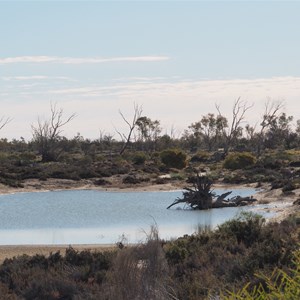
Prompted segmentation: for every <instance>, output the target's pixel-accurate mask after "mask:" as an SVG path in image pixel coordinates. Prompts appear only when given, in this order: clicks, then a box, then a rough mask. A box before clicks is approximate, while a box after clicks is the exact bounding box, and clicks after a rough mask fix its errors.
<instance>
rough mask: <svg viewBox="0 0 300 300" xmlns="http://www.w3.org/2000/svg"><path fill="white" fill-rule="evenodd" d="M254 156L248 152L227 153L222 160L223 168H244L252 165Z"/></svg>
mask: <svg viewBox="0 0 300 300" xmlns="http://www.w3.org/2000/svg"><path fill="white" fill-rule="evenodd" d="M255 162H256V158H255V156H254V155H252V154H251V153H250V152H237V153H230V154H228V155H227V157H226V158H225V161H224V164H223V165H224V168H226V169H230V170H237V169H244V168H246V167H250V166H253V165H254V164H255Z"/></svg>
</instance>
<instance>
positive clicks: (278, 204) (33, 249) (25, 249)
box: [0, 178, 300, 262]
mask: <svg viewBox="0 0 300 300" xmlns="http://www.w3.org/2000/svg"><path fill="white" fill-rule="evenodd" d="M184 186H185V183H184V182H169V183H166V184H160V185H152V184H149V183H147V184H145V183H144V184H141V185H134V186H133V185H123V184H122V185H120V180H118V178H114V179H112V182H111V185H109V186H100V187H99V186H95V185H94V184H93V183H92V182H91V181H89V180H81V181H72V180H64V179H48V180H47V181H39V180H37V179H30V180H27V181H25V183H24V188H11V187H7V186H4V185H2V184H0V194H8V193H18V192H38V191H53V190H67V189H72V190H74V189H97V190H103V191H122V192H131V191H169V190H178V189H182V188H183V187H184ZM213 187H214V188H227V189H230V188H233V189H234V188H249V187H253V188H254V187H256V184H248V185H227V184H222V183H221V184H215V185H214V186H213ZM254 198H256V199H257V200H258V201H257V203H258V204H266V203H272V207H271V208H268V210H269V211H271V212H274V213H275V215H274V217H273V218H272V219H271V220H270V221H281V220H282V219H284V218H286V217H287V216H288V215H290V214H292V213H295V212H296V211H300V206H299V205H293V202H294V201H295V200H297V199H299V198H300V189H297V190H294V191H293V192H290V193H286V194H283V193H282V192H281V190H279V189H278V190H270V187H269V186H268V185H264V186H262V187H261V190H260V191H259V192H257V193H256V194H255V195H254ZM259 209H260V208H257V210H258V211H259ZM72 247H73V248H74V249H76V250H79V251H81V250H85V249H90V250H97V251H104V250H112V249H116V246H115V245H74V246H73V245H72ZM66 248H68V246H65V245H61V246H59V245H58V246H46V245H26V246H0V262H3V260H4V259H5V258H12V257H14V256H19V255H22V254H27V255H34V254H37V253H38V254H44V255H49V254H50V252H52V253H53V252H56V251H61V253H62V254H64V253H65V249H66Z"/></svg>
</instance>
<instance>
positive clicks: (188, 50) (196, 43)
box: [0, 1, 300, 139]
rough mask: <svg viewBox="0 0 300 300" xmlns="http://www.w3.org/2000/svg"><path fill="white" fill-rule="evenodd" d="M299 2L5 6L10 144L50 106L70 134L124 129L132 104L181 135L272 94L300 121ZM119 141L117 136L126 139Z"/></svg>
mask: <svg viewBox="0 0 300 300" xmlns="http://www.w3.org/2000/svg"><path fill="white" fill-rule="evenodd" d="M299 15H300V2H298V1H294V2H288V1H282V2H279V1H276V2H275V1H265V2H261V1H252V2H247V1H234V2H232V1H231V2H230V1H219V2H215V1H193V2H192V1H142V2H136V1H131V2H129V1H118V2H117V1H64V2H63V1H39V2H37V1H31V2H30V1H0V41H1V43H0V45H1V47H0V102H1V104H2V114H1V115H5V116H10V117H12V118H13V121H12V122H11V123H10V124H8V125H7V126H6V127H5V128H3V129H2V131H1V136H5V137H8V138H12V137H15V138H19V137H20V136H24V137H26V138H28V139H29V138H30V137H31V129H30V126H31V124H33V123H34V122H35V121H36V119H37V116H41V117H45V118H46V117H47V114H48V113H49V107H50V102H51V101H52V102H57V104H58V105H59V106H60V107H63V108H64V110H65V112H66V114H68V113H72V112H76V113H77V117H76V119H74V120H73V121H72V124H70V125H69V126H68V127H66V130H65V134H66V135H67V136H68V137H72V136H74V135H75V134H76V133H77V132H80V133H81V134H82V135H83V136H85V137H89V138H96V137H97V136H98V134H99V130H103V131H105V132H110V133H114V132H115V129H114V128H115V127H117V128H118V129H121V130H123V129H124V130H125V128H123V126H124V124H123V123H122V120H121V118H120V115H119V114H118V110H119V109H120V110H122V112H124V114H125V115H127V116H128V117H130V115H131V114H132V110H133V103H134V102H135V103H138V104H140V105H142V106H143V110H144V114H145V115H147V116H149V117H151V118H152V119H159V120H161V123H162V125H163V127H164V131H166V132H168V131H169V130H170V129H171V127H175V128H176V129H177V131H178V134H179V133H180V132H182V131H183V130H184V129H185V128H187V126H188V125H189V124H191V123H192V122H195V121H197V120H199V119H200V118H201V116H202V115H204V114H206V113H208V112H215V108H214V106H215V103H218V104H220V106H221V110H222V111H223V112H224V114H225V115H228V117H230V112H231V107H232V103H233V101H234V100H235V99H236V98H238V97H242V99H244V100H245V101H248V102H249V103H254V107H253V109H252V110H251V111H250V112H249V113H248V115H247V119H248V120H249V122H251V123H252V124H254V123H255V122H257V121H259V116H260V115H261V114H262V113H263V109H264V103H265V101H266V99H267V98H268V97H269V98H271V99H273V100H274V101H277V100H284V102H285V104H286V112H287V113H290V114H292V115H294V116H295V118H296V119H298V118H300V113H299V112H298V108H299V104H298V102H297V101H298V99H299V98H300V57H299V56H300V39H299V36H300V18H299ZM116 137H117V136H116Z"/></svg>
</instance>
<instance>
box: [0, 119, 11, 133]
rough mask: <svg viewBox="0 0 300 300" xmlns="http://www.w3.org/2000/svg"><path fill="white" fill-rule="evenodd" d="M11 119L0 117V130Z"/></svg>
mask: <svg viewBox="0 0 300 300" xmlns="http://www.w3.org/2000/svg"><path fill="white" fill-rule="evenodd" d="M11 120H12V119H11V118H10V117H7V118H6V117H4V116H3V117H1V118H0V130H1V129H2V128H3V127H4V126H6V125H7V124H8V123H9V122H10V121H11Z"/></svg>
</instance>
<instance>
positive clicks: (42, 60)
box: [0, 55, 170, 65]
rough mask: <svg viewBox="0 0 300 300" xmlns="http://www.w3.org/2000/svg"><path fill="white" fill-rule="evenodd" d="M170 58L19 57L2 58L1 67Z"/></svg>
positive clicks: (164, 57)
mask: <svg viewBox="0 0 300 300" xmlns="http://www.w3.org/2000/svg"><path fill="white" fill-rule="evenodd" d="M169 59H170V58H169V57H168V56H159V55H158V56H151V55H150V56H124V57H111V58H102V57H59V56H17V57H5V58H0V65H6V64H17V63H39V64H40V63H58V64H75V65H76V64H98V63H108V62H157V61H165V60H169Z"/></svg>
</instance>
